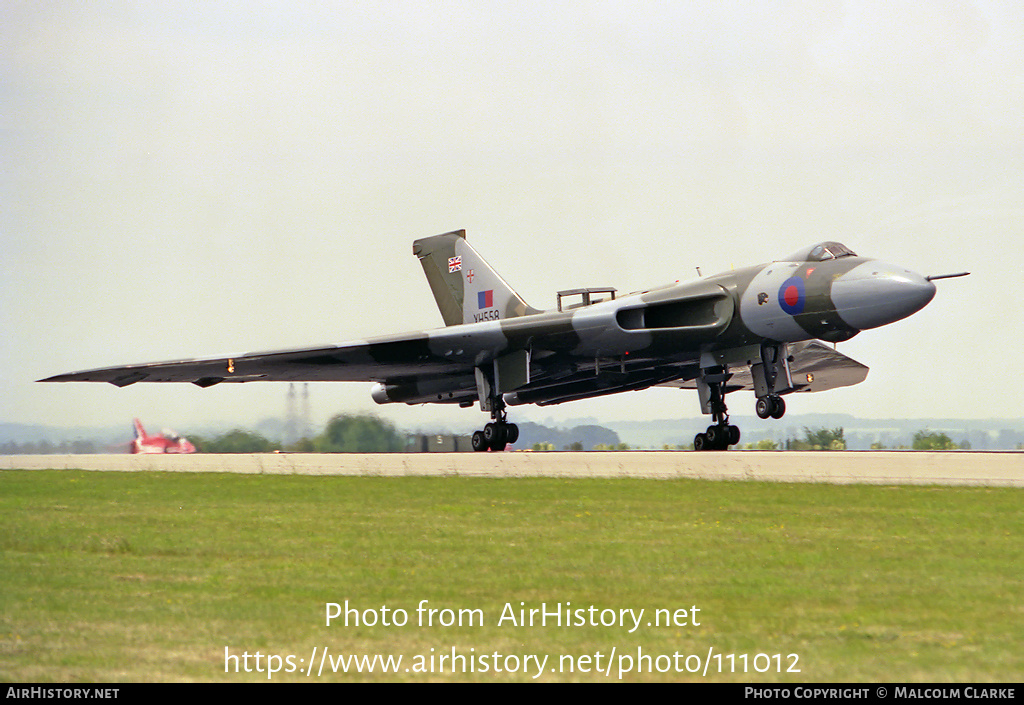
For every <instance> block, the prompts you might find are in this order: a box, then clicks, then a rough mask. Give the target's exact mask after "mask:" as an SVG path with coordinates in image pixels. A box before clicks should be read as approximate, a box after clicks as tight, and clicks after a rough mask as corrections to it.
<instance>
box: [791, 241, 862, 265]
mask: <svg viewBox="0 0 1024 705" xmlns="http://www.w3.org/2000/svg"><path fill="white" fill-rule="evenodd" d="M856 256H857V253H856V252H854V251H853V250H851V249H850V248H849V247H847V246H846V245H844V244H842V243H841V242H820V243H818V244H817V245H814V246H812V247H810V248H809V249H806V250H800V251H799V252H796V253H794V254H792V255H790V256H789V257H787V258H786V259H785V260H784V261H786V262H824V261H826V260H830V259H839V258H840V257H856Z"/></svg>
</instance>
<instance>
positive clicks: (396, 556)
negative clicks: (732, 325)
mask: <svg viewBox="0 0 1024 705" xmlns="http://www.w3.org/2000/svg"><path fill="white" fill-rule="evenodd" d="M1022 499H1024V493H1022V492H1021V490H1019V489H993V488H962V487H958V488H953V487H913V486H899V487H884V486H882V487H880V486H833V485H824V484H779V483H753V482H707V481H697V480H666V481H651V480H627V479H609V480H601V479H580V480H562V479H542V478H531V479H508V480H496V479H468V478H457V477H438V478H414V477H406V478H369V477H309V476H251V475H227V474H223V475H221V474H182V473H170V474H163V473H102V472H88V473H86V472H76V471H32V472H24V471H4V472H0V679H2V680H8V681H77V682H96V681H99V682H106V681H179V680H196V681H221V680H251V681H259V680H266V679H267V677H268V673H267V667H268V666H275V665H276V666H278V667H279V668H280V671H279V672H277V673H274V674H273V680H274V681H294V680H309V681H318V680H319V681H326V680H335V681H362V680H417V681H422V680H435V681H447V680H479V681H493V680H527V681H528V680H532V679H533V676H534V675H537V673H538V672H539V673H540V674H541V675H540V678H539V679H538V680H590V681H615V680H618V678H619V675H620V673H619V671H620V668H621V669H625V667H626V666H627V665H628V666H630V668H631V669H632V670H631V672H628V673H624V674H623V677H622V679H623V680H642V681H649V680H676V681H686V680H689V681H711V680H729V681H750V682H776V681H787V680H788V681H861V682H865V681H918V682H920V681H929V682H930V681H939V682H944V681H960V682H963V681H1002V682H1019V681H1021V680H1024V649H1022V648H1021V645H1022V644H1024V601H1022V599H1021V597H1022V595H1024V589H1022V588H1024V513H1022V512H1021V505H1022ZM346 600H347V601H349V605H350V606H353V607H355V608H357V609H358V610H359V611H360V612H363V610H370V611H371V612H370V613H362V614H361V615H360V620H361V621H362V620H363V619H365V618H367V617H370V618H373V619H375V620H376V621H378V623H377V624H376V625H375V626H367V625H365V624H361V625H360V626H354V625H349V626H345V625H344V621H343V618H338V619H336V620H334V621H333V622H332V624H331V626H327V625H326V618H325V613H326V609H327V604H328V603H339V604H341V605H344V603H345V601H346ZM422 600H427V601H428V602H427V603H426V605H425V607H426V608H428V609H429V608H432V609H435V610H439V611H438V612H435V613H434V614H433V619H434V625H433V626H419V623H418V620H419V617H420V616H421V613H418V612H417V607H418V606H419V605H420V603H421V601H422ZM520 603H525V604H524V605H521V604H520ZM542 603H546V607H547V610H548V611H549V612H551V611H561V612H563V613H564V611H565V610H566V609H569V610H576V609H581V610H585V611H584V612H583V613H582V614H581V615H578V616H579V617H580V618H581V619H584V620H585V621H587V622H589V621H590V620H591V618H592V617H593V619H594V621H598V622H599V621H601V619H602V618H604V619H605V620H606V621H608V622H611V618H610V616H609V615H613V616H614V617H615V619H616V620H617V619H618V617H619V610H628V609H632V610H634V613H635V612H638V611H639V610H640V609H641V608H642V609H644V613H643V615H642V616H641V620H640V626H639V627H637V628H635V629H634V631H632V633H630V629H633V627H634V622H633V621H632V619H631V618H630V617H629V616H628V615H626V616H625V621H626V625H625V626H624V627H620V626H618V622H617V621H616V623H615V625H614V626H603V625H600V624H597V625H596V626H591V625H590V624H589V623H588V624H586V625H583V626H575V625H573V626H566V623H565V618H564V615H563V622H562V626H558V625H557V624H555V623H554V622H553V620H552V619H551V618H549V621H548V623H547V625H546V626H540V625H539V623H537V624H535V625H534V626H519V625H514V624H512V623H511V622H510V621H509V620H505V621H504V622H503V623H501V624H499V619H500V618H501V616H502V614H503V611H504V610H505V605H506V604H509V605H511V607H512V608H514V609H515V611H516V617H517V618H518V616H519V615H518V610H519V609H521V608H525V609H527V610H528V609H531V608H533V609H540V608H541V604H542ZM565 603H570V605H569V606H568V607H567V606H566V605H565ZM382 606H386V607H387V615H388V619H389V621H392V620H396V619H397V620H399V621H400V620H401V618H402V612H401V610H404V611H405V615H406V617H407V619H408V622H407V623H406V624H405V625H404V626H395V625H392V626H383V625H382V624H380V623H379V622H380V621H382V620H383V618H384V617H383V616H382V610H381V607H382ZM591 606H594V607H595V610H594V611H593V615H592V614H591V612H590V611H589V608H590V607H591ZM694 606H696V607H697V608H698V609H699V612H693V611H692V607H694ZM444 609H448V610H451V611H450V612H447V613H446V612H443V611H440V610H444ZM658 609H661V610H668V612H662V613H660V614H658V615H657V616H658V617H660V618H661V619H662V620H663V621H664V619H665V616H666V615H672V616H674V617H675V618H676V620H677V621H678V622H679V623H678V624H671V625H668V626H666V625H664V624H662V625H661V626H658V625H656V624H655V621H654V620H655V610H658ZM682 609H686V610H687V612H686V613H685V619H684V615H683V613H680V612H676V610H682ZM460 610H462V612H461V613H460ZM469 610H476V612H469ZM606 610H608V611H606ZM460 614H461V616H462V618H463V622H464V624H463V625H462V626H458V624H457V623H456V624H452V625H451V626H442V625H441V624H440V623H439V622H441V621H442V620H447V621H452V620H454V621H456V622H457V618H458V617H459V616H460ZM422 616H424V617H426V616H427V613H422ZM506 616H507V615H506ZM572 616H573V620H575V619H576V617H577V615H576V614H575V613H574V614H573V615H572ZM481 618H482V624H481V623H480V621H481ZM471 620H473V623H472V624H470V623H469V622H470V621H471ZM695 621H696V622H699V625H697V624H694V623H693V622H695ZM648 622H650V623H651V626H648ZM314 648H316V649H317V651H316V652H314ZM324 648H326V649H327V652H326V653H327V658H326V659H324V662H325V667H324V670H323V672H322V674H321V675H318V673H319V668H318V666H319V663H320V661H321V658H322V655H323V654H324V651H323V649H324ZM613 649H614V656H613ZM226 650H227V651H226ZM432 650H433V651H432ZM709 651H710V654H711V657H710V658H708V655H709ZM257 652H258V653H259V654H260V660H257V658H256V654H257ZM246 653H248V654H249V659H248V660H247V659H245V658H244V654H246ZM347 654H357V655H367V656H372V655H373V654H380V655H381V656H387V655H391V656H393V657H395V656H398V655H402V657H403V661H402V663H401V666H400V667H399V669H398V672H397V673H388V674H382V673H381V672H380V668H379V667H378V668H376V670H375V672H374V673H372V674H371V673H362V674H359V673H354V672H348V673H331V672H330V671H331V668H330V665H331V659H337V658H339V657H341V656H343V655H347ZM453 654H456V655H458V656H460V657H462V659H463V660H462V661H459V660H458V659H456V660H455V661H453V660H452V659H451V656H452V655H453ZM495 654H497V656H495ZM674 654H679V655H680V656H678V657H675V656H673V655H674ZM758 654H763V656H758ZM776 654H778V655H779V656H776ZM790 654H795V655H796V656H795V660H794V657H792V656H790ZM442 655H445V656H447V657H448V661H447V662H446V663H442V662H441V658H440V657H441V656H442ZM694 655H695V656H694ZM226 656H227V657H228V658H226ZM271 656H273V657H276V658H277V659H279V660H278V661H275V660H274V659H272V658H269V657H271ZM289 656H291V661H289V660H288V657H289ZM512 656H514V657H515V659H512V658H510V657H512ZM527 656H529V657H530V658H527ZM545 656H547V661H546V662H545V661H539V660H531V659H532V658H533V657H536V658H537V659H543V658H544V657H545ZM642 656H647V657H649V658H648V659H647V660H646V661H645V660H644V659H643V658H641V657H642ZM687 656H690V659H689V660H687V658H686V657H687ZM231 657H237V658H234V659H232V658H231ZM431 657H433V664H431V660H430V659H431ZM484 657H486V658H484ZM587 657H589V660H588V658H587ZM627 657H628V658H629V659H630V660H631V661H632V663H628V662H627V661H626V658H627ZM659 657H660V658H659ZM695 658H696V659H697V660H694V659H695ZM698 661H699V663H698ZM310 662H315V667H314V672H313V674H312V675H311V676H307V675H306V674H305V672H304V670H305V669H306V668H307V666H308V665H309V663H310ZM335 663H337V662H335ZM705 663H706V664H707V665H708V666H709V667H708V670H707V673H706V674H704V673H703V667H704V665H705ZM417 664H418V666H417ZM541 664H543V665H541ZM226 665H227V667H228V669H229V671H230V672H227V673H226V672H225V666H226ZM246 665H248V666H249V667H250V668H251V669H253V670H252V672H248V673H246V672H245V671H244V668H245V666H246ZM452 665H455V666H456V668H457V670H458V671H459V672H457V673H455V674H453V673H452V672H451V670H452V668H451V666H452ZM570 665H571V668H572V670H570ZM289 666H291V668H290V671H291V672H288V671H289ZM378 666H379V663H378ZM431 666H432V667H431ZM694 666H699V668H698V672H695V673H691V672H689V671H693V670H694ZM442 667H443V670H444V672H443V673H439V672H438V670H439V669H440V668H442ZM495 667H497V668H500V669H501V672H495ZM609 667H610V670H609V672H608V673H603V672H602V673H598V672H597V669H601V670H602V671H604V670H605V669H607V668H609ZM638 667H641V668H643V669H644V672H642V673H637V672H636V669H637V668H638ZM780 667H781V668H780ZM791 667H795V668H798V669H800V670H799V672H788V671H789V669H790V668H791ZM236 668H237V669H238V670H239V671H240V672H239V673H235V672H234V671H235V669H236ZM257 668H259V670H258V671H257V670H256V669H257ZM350 668H353V665H352V664H351V663H350ZM470 668H472V669H473V672H462V671H463V670H465V671H469V669H470ZM406 669H409V670H408V671H406ZM552 669H554V672H553V671H552ZM666 669H668V670H666ZM676 669H679V671H680V672H677V670H676ZM744 669H745V670H746V672H744ZM510 670H514V671H516V672H512V673H510V672H509V671H510ZM659 670H663V671H665V672H659ZM780 670H781V673H780V672H778V671H780ZM651 671H653V672H651ZM759 671H761V672H759Z"/></svg>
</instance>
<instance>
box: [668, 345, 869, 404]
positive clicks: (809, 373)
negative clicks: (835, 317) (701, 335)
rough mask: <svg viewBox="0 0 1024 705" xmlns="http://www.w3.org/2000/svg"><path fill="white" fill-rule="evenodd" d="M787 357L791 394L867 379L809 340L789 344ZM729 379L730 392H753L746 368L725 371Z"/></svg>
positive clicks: (684, 384)
mask: <svg viewBox="0 0 1024 705" xmlns="http://www.w3.org/2000/svg"><path fill="white" fill-rule="evenodd" d="M789 354H790V355H792V357H793V361H792V362H790V363H789V370H790V372H791V373H792V377H793V388H792V389H791V390H789V391H793V392H823V391H825V390H827V389H835V388H837V387H849V386H852V385H854V384H860V383H861V382H863V381H864V379H865V378H866V377H867V376H868V367H867V365H863V364H861V363H859V362H857V361H856V360H854V359H853V358H850V357H847V356H846V355H843V354H842V353H841V352H839V351H838V350H836V349H834V348H833V347H831V346H830V345H827V344H826V343H823V342H822V341H820V340H809V341H807V342H803V343H790V344H789ZM729 371H730V372H732V373H733V374H732V377H730V378H729V381H728V382H726V388H727V389H728V391H730V392H734V391H740V390H751V391H753V389H754V379H753V377H752V375H751V373H750V368H749V367H742V368H735V369H733V368H731V367H730V368H729ZM663 386H671V387H680V388H682V389H696V388H697V382H696V381H695V380H693V379H690V380H685V381H682V380H681V381H678V382H669V383H668V384H666V385H663Z"/></svg>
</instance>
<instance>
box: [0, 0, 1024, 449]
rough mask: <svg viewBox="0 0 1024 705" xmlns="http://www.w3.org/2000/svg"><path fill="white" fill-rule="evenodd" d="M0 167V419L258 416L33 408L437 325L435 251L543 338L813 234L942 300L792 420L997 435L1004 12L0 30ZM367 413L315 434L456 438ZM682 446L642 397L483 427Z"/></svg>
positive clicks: (845, 10)
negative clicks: (855, 376)
mask: <svg viewBox="0 0 1024 705" xmlns="http://www.w3.org/2000/svg"><path fill="white" fill-rule="evenodd" d="M0 137H2V139H0V160H2V161H0V422H12V423H30V424H34V423H49V424H57V425H107V424H117V423H127V420H129V419H130V418H131V417H133V416H140V417H142V418H143V419H144V420H148V421H149V422H150V423H151V424H152V425H154V426H161V425H166V426H172V427H174V428H178V429H182V430H184V429H188V428H194V427H197V426H199V425H201V424H206V423H236V424H238V425H245V424H249V423H253V422H255V421H257V420H259V419H262V418H264V417H269V416H283V414H284V412H285V409H286V397H287V385H286V384H283V383H265V384H260V383H254V384H246V385H228V384H225V385H218V386H216V387H212V388H209V389H199V388H197V387H194V386H193V385H147V384H137V385H133V386H131V387H127V388H125V389H117V388H115V387H113V386H112V385H106V384H47V385H43V384H37V383H36V382H35V380H38V379H41V378H44V377H49V376H51V375H55V374H59V373H64V372H71V371H77V370H84V369H90V368H96V367H107V366H113V365H120V364H130V363H138V362H153V361H161V360H174V359H183V358H202V357H221V356H227V355H235V354H241V353H245V352H253V351H262V350H275V349H283V348H295V347H303V346H307V345H320V344H325V343H327V344H334V343H340V342H344V341H347V340H354V339H360V338H365V337H367V336H372V335H378V334H389V333H401V332H405V331H413V330H422V329H429V328H435V327H440V326H442V325H443V324H442V320H441V317H440V314H439V312H438V311H437V308H436V306H435V305H434V302H433V299H432V297H431V295H430V292H429V289H428V287H427V284H426V281H425V279H424V277H423V273H422V270H421V268H420V266H419V263H418V261H417V260H416V258H415V257H414V256H413V254H412V241H413V240H415V239H417V238H421V237H426V236H429V235H435V234H438V233H442V232H447V231H451V230H457V229H463V228H464V229H466V230H467V232H468V238H469V241H470V242H471V243H472V244H473V245H474V246H475V247H476V248H477V249H478V250H479V251H480V253H481V254H482V255H483V256H484V258H486V259H487V260H488V261H489V262H490V263H491V264H492V265H493V266H494V267H495V268H496V269H497V270H498V271H499V272H500V273H501V274H502V275H503V276H504V278H505V279H506V280H507V281H508V282H509V283H510V284H511V285H512V286H513V287H514V288H515V289H516V290H517V291H519V293H520V294H521V295H522V296H523V297H524V298H525V299H526V300H527V301H528V302H529V303H531V304H532V305H534V306H536V307H539V308H550V307H553V306H554V304H555V292H556V291H557V290H559V289H567V288H573V287H581V286H615V287H617V288H618V289H619V290H620V291H624V292H628V291H635V290H638V289H643V288H649V287H652V286H655V285H659V284H663V283H666V282H670V281H674V280H683V281H686V280H689V279H693V278H695V277H696V276H697V273H696V267H700V268H701V271H702V272H703V273H704V274H705V275H706V274H710V273H714V272H718V271H723V270H728V269H730V268H731V267H741V266H746V265H750V264H756V263H761V262H768V261H771V260H772V259H773V258H777V257H782V256H784V255H786V254H788V253H790V252H793V251H795V250H797V249H799V248H801V247H804V246H806V245H809V244H812V243H814V242H818V241H821V240H838V241H841V242H843V243H845V244H846V245H847V246H849V247H850V248H852V249H853V250H855V251H856V252H858V253H859V254H862V255H866V256H872V257H877V258H880V259H883V260H886V261H890V262H896V263H899V264H902V265H905V266H908V267H910V268H911V269H913V270H915V271H917V272H920V273H922V274H926V275H927V274H941V273H949V272H959V271H965V270H966V271H970V272H972V274H971V276H970V277H967V278H963V279H952V280H947V281H942V282H939V283H938V293H937V295H936V297H935V299H934V300H933V301H932V303H931V304H929V306H928V307H926V308H925V309H924V310H922V311H921V312H919V313H917V314H915V315H914V316H912V317H911V318H908V319H906V320H904V321H901V322H898V323H896V324H893V325H891V326H887V327H885V328H881V329H876V330H872V331H865V332H863V333H861V334H860V335H859V336H857V337H856V338H854V339H853V340H851V341H849V342H846V343H843V344H840V346H839V350H840V351H841V352H843V353H845V354H847V355H849V356H851V357H853V358H855V359H857V360H859V361H861V362H863V363H864V364H867V365H868V366H869V367H870V368H871V372H870V373H869V375H868V378H867V380H866V381H865V382H864V383H862V384H861V385H858V386H856V387H852V388H846V389H840V390H833V391H830V392H825V393H821V394H808V395H799V397H798V398H794V397H790V401H789V403H788V409H789V412H790V413H824V412H836V411H845V412H849V413H852V414H855V415H858V416H861V417H868V418H893V417H903V418H940V417H941V418H965V419H968V418H969V419H977V418H1007V417H1008V418H1018V417H1020V416H1021V415H1022V414H1021V410H1022V403H1021V390H1022V389H1024V373H1022V371H1021V366H1020V365H1018V364H1016V363H1017V360H1016V352H1017V350H1018V349H1019V341H1020V331H1021V327H1022V322H1024V304H1022V303H1021V296H1020V293H1019V292H1020V289H1021V284H1022V283H1024V274H1022V267H1021V251H1022V249H1024V248H1022V245H1024V203H1022V201H1021V196H1022V194H1024V169H1022V165H1024V9H1021V6H1020V5H1019V3H1015V2H1010V1H1006V2H999V1H995V0H992V1H985V2H967V1H963V2H960V1H949V2H943V1H937V2H928V3H921V2H916V1H915V2H903V1H901V0H895V1H894V0H880V1H878V2H860V1H850V2H829V1H827V0H814V1H813V2H811V1H808V2H772V1H767V0H766V1H762V2H729V1H724V2H723V1H722V0H709V1H707V2H685V1H683V2H648V3H633V2H614V1H612V2H601V3H594V2H559V3H551V2H530V1H524V0H517V1H516V2H515V3H512V2H492V1H488V0H481V1H480V2H474V3H465V2H387V1H386V0H385V1H375V2H362V3H361V2H352V1H349V2H337V3H333V2H307V3H294V2H272V1H266V2H217V3H194V2H173V1H169V2H160V3H155V2H154V3H135V2H127V3H126V2H104V1H103V0H99V1H97V2H45V1H40V0H33V1H32V2H19V1H17V0H16V1H14V2H7V3H3V5H2V6H0ZM370 387H371V384H370V383H365V384H363V383H335V384H328V383H319V384H315V385H311V387H310V405H311V411H312V415H313V420H314V421H315V422H317V423H322V422H323V421H325V420H326V419H327V418H329V417H330V416H332V415H333V414H336V413H342V412H349V413H358V412H364V411H369V412H373V413H377V414H379V415H381V416H382V417H384V418H386V419H388V420H391V421H393V422H394V423H396V424H398V425H400V426H402V427H406V428H415V427H421V428H426V429H431V428H445V427H454V426H461V425H465V424H467V423H468V424H473V423H476V424H477V425H482V423H483V422H484V421H485V420H486V416H485V415H484V414H483V413H481V412H479V410H465V409H462V410H460V409H458V408H450V407H446V406H437V407H435V406H419V407H407V406H405V405H387V406H377V405H376V404H374V403H373V402H372V400H371V399H370V394H369V392H370ZM729 402H730V411H732V413H733V414H734V415H739V416H742V415H748V416H749V415H751V414H752V412H753V397H752V395H750V394H749V393H747V394H743V393H741V394H737V395H734V396H733V395H730V398H729ZM698 416H699V407H698V401H697V396H696V393H695V392H692V391H680V390H674V389H657V390H648V391H645V392H634V393H627V394H620V395H614V396H612V397H608V398H604V399H599V400H592V401H582V402H575V403H570V404H564V405H560V406H555V407H545V408H536V407H529V408H524V407H517V408H515V409H513V413H512V416H511V420H513V421H516V420H524V421H525V420H534V421H542V420H551V421H554V422H556V423H560V422H568V421H569V420H571V419H577V418H585V417H590V418H593V419H596V420H598V421H610V420H622V419H645V418H659V419H662V418H673V417H679V418H680V419H681V420H682V423H684V424H685V423H690V424H691V425H692V424H693V423H696V422H687V421H686V420H688V419H695V418H697V417H698Z"/></svg>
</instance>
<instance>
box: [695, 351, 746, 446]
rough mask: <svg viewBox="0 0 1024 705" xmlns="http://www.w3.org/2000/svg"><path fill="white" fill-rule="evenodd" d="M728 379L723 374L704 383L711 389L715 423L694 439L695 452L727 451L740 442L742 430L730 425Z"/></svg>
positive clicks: (708, 376) (710, 377) (707, 378)
mask: <svg viewBox="0 0 1024 705" xmlns="http://www.w3.org/2000/svg"><path fill="white" fill-rule="evenodd" d="M722 372H723V373H724V370H723V371H722ZM726 379H728V375H727V374H722V373H719V374H714V375H706V376H705V377H704V380H703V381H705V383H706V384H707V385H708V387H709V388H710V389H709V391H710V395H711V398H710V406H711V419H712V421H714V423H713V424H712V425H710V426H708V430H707V431H705V432H704V433H698V434H697V435H696V436H695V437H694V439H693V449H694V450H725V449H727V448H728V447H729V446H734V445H736V444H737V443H739V442H740V428H739V426H733V425H732V424H730V423H729V410H728V408H726V406H725V391H724V390H725V380H726Z"/></svg>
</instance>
